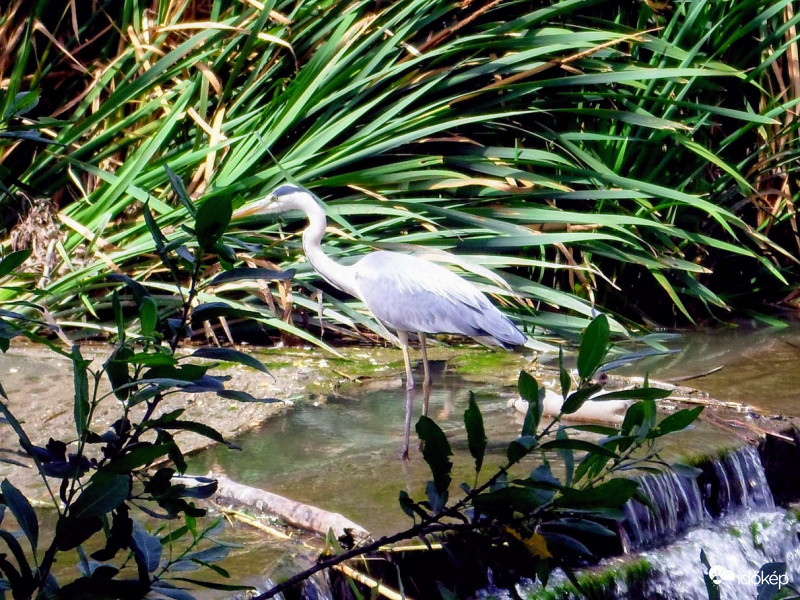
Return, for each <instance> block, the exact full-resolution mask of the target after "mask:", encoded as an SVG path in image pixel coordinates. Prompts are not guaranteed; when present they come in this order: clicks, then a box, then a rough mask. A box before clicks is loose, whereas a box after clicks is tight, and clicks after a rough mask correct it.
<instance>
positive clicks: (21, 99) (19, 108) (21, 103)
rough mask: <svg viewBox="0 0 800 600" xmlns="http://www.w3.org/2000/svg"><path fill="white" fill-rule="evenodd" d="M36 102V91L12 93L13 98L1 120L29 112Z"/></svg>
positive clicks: (37, 94) (37, 102) (37, 101)
mask: <svg viewBox="0 0 800 600" xmlns="http://www.w3.org/2000/svg"><path fill="white" fill-rule="evenodd" d="M37 104H39V93H38V92H35V91H30V90H29V91H25V92H19V93H17V94H15V95H14V98H12V99H10V102H9V103H8V106H7V107H6V110H5V112H4V113H3V119H2V120H3V121H7V120H8V119H10V118H12V117H21V116H23V115H25V114H27V113H29V112H30V111H31V110H32V109H33V108H35V107H36V105H37ZM47 141H49V140H47Z"/></svg>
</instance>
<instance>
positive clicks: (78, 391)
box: [72, 345, 92, 437]
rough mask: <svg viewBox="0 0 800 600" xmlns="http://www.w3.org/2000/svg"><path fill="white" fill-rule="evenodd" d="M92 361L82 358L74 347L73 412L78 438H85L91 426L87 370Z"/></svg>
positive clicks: (76, 347)
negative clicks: (87, 429) (84, 435)
mask: <svg viewBox="0 0 800 600" xmlns="http://www.w3.org/2000/svg"><path fill="white" fill-rule="evenodd" d="M91 362H92V361H90V360H85V359H84V358H83V356H81V349H80V348H79V347H78V346H77V345H75V346H73V347H72V373H73V386H74V388H75V400H74V405H73V412H74V416H75V431H77V433H78V437H81V436H83V434H84V433H85V432H86V428H87V427H88V426H89V375H88V373H87V370H88V368H89V365H90V364H91Z"/></svg>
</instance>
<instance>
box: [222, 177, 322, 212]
mask: <svg viewBox="0 0 800 600" xmlns="http://www.w3.org/2000/svg"><path fill="white" fill-rule="evenodd" d="M309 202H311V203H315V204H316V202H317V200H316V198H314V196H313V195H312V194H311V192H309V191H308V190H307V189H305V188H304V187H301V186H299V185H294V184H291V183H285V184H283V185H281V186H278V187H277V188H275V189H274V190H272V191H271V192H270V193H269V194H267V196H265V197H264V198H262V199H261V200H256V201H255V202H253V203H251V204H249V205H247V206H243V207H242V208H240V209H239V210H237V211H236V212H235V213H234V214H233V218H240V217H249V216H252V215H274V214H279V213H284V212H287V211H290V210H302V211H306V208H305V207H306V206H308V203H309Z"/></svg>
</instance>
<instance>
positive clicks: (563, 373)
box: [558, 346, 572, 398]
mask: <svg viewBox="0 0 800 600" xmlns="http://www.w3.org/2000/svg"><path fill="white" fill-rule="evenodd" d="M558 378H559V380H560V383H561V397H562V398H566V397H567V396H568V395H569V390H570V388H571V387H572V377H570V376H569V371H567V369H565V368H564V348H563V347H561V346H559V347H558Z"/></svg>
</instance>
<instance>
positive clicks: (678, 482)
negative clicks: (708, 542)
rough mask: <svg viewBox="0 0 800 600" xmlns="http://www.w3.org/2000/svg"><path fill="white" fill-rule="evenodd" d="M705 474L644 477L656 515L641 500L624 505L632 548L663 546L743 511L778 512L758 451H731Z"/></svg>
mask: <svg viewBox="0 0 800 600" xmlns="http://www.w3.org/2000/svg"><path fill="white" fill-rule="evenodd" d="M702 469H703V472H702V474H701V475H700V476H698V477H697V478H692V477H682V476H680V475H677V474H676V473H673V472H671V471H670V472H665V473H659V474H651V475H644V476H642V477H640V478H639V482H640V484H641V491H642V493H643V494H644V495H645V496H647V497H648V498H649V499H650V501H651V503H652V504H653V506H654V507H655V511H652V510H651V509H650V508H649V507H647V506H645V505H644V504H642V503H640V502H638V501H636V500H631V501H629V502H628V503H627V504H626V505H625V507H624V512H625V517H626V520H625V523H624V524H623V527H624V530H625V534H626V535H627V537H628V544H626V546H627V547H628V549H630V550H637V549H642V548H650V547H653V546H656V545H662V544H664V543H666V542H668V541H670V540H672V539H674V538H675V537H676V536H678V535H679V534H681V533H683V532H684V531H687V530H688V529H691V528H692V527H696V526H698V525H700V524H703V523H704V522H706V521H710V520H711V519H716V518H719V517H720V516H723V515H726V514H728V513H731V512H734V511H736V510H739V509H754V510H763V511H770V510H773V509H774V508H775V501H774V500H773V498H772V493H771V492H770V489H769V484H768V483H767V478H766V475H765V473H764V468H763V466H762V465H761V459H760V458H759V455H758V450H757V449H756V448H754V447H752V446H746V447H744V448H741V449H739V450H735V451H732V452H730V453H728V454H727V455H725V456H724V457H723V458H721V459H719V460H714V461H710V462H708V463H706V464H704V465H703V467H702Z"/></svg>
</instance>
